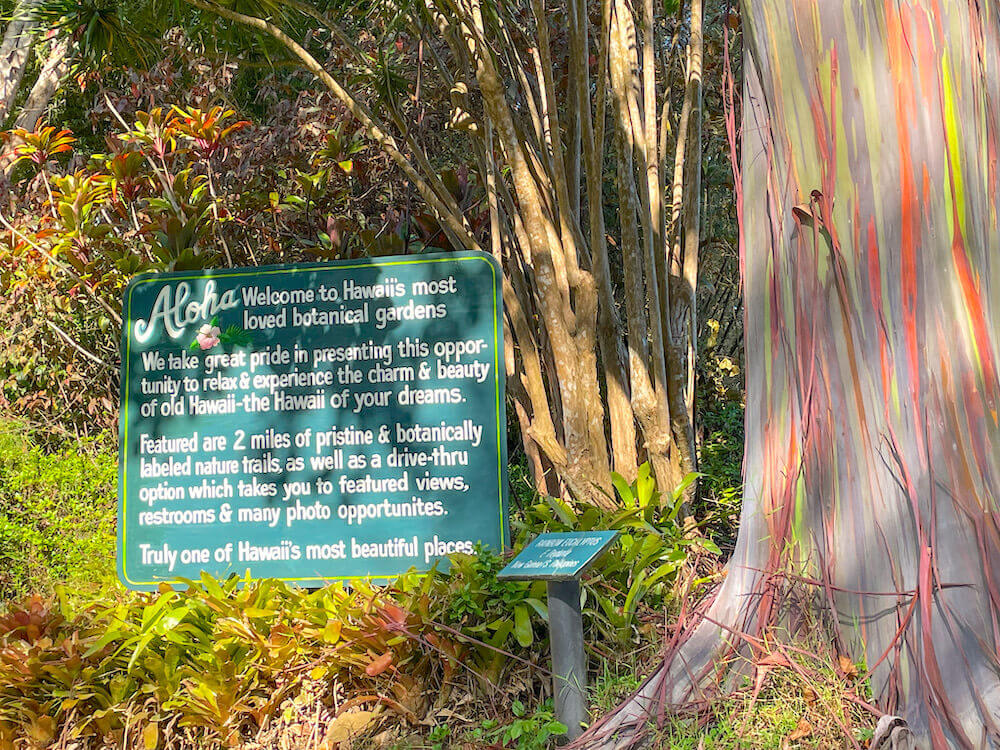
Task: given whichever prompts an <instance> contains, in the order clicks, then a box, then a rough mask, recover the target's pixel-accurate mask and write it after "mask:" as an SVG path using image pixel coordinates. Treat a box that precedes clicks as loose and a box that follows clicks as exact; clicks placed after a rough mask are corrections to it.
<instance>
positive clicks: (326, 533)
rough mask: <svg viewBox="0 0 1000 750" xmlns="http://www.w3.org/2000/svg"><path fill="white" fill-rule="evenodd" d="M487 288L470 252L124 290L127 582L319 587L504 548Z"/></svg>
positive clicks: (498, 360) (482, 258) (502, 447)
mask: <svg viewBox="0 0 1000 750" xmlns="http://www.w3.org/2000/svg"><path fill="white" fill-rule="evenodd" d="M500 280H501V274H500V270H499V268H498V267H497V264H496V262H495V261H494V259H493V258H492V257H491V256H489V255H487V254H485V253H479V252H463V253H447V254H429V255H415V256H402V257H398V256H397V257H385V258H370V259H360V260H350V261H338V262H333V263H325V264H303V265H294V266H270V267H261V268H234V269H219V270H206V271H192V272H177V273H166V274H153V275H143V276H139V277H137V278H136V279H135V280H133V282H132V283H131V284H130V285H129V287H128V289H127V290H126V292H125V300H124V315H123V317H124V318H125V322H124V329H123V332H122V377H121V383H122V385H121V418H120V438H121V439H120V444H121V447H120V460H119V506H118V574H119V578H120V579H121V580H122V582H123V583H125V584H126V585H127V586H129V587H132V588H136V589H153V588H155V587H156V586H157V585H158V584H160V583H161V582H164V581H166V582H172V583H178V582H179V579H182V578H187V579H196V578H198V577H199V575H200V574H201V573H202V572H203V571H205V572H208V573H210V574H211V575H213V576H216V577H220V578H224V577H227V576H229V575H232V574H236V575H241V576H242V575H243V574H244V573H246V572H247V571H249V574H250V576H251V577H254V578H259V577H271V578H278V579H281V580H285V581H295V582H301V583H304V584H306V585H310V586H318V585H321V584H322V583H324V582H328V581H335V580H343V579H350V578H369V579H372V578H374V579H388V578H391V577H394V576H396V575H399V574H401V573H404V572H406V571H407V570H410V569H416V570H418V571H427V570H429V569H430V568H431V567H432V566H433V565H434V563H435V562H437V561H438V560H440V558H442V557H444V556H445V555H447V554H449V553H452V552H472V551H473V549H474V545H475V544H476V543H482V544H484V545H485V546H487V547H492V548H493V549H498V550H500V549H503V548H504V547H505V546H506V544H507V539H508V533H509V532H508V528H507V521H506V517H507V507H506V504H507V497H506V493H507V456H506V420H505V417H504V368H503V357H502V352H503V342H502V334H503V323H502V301H501V296H500V284H501V281H500Z"/></svg>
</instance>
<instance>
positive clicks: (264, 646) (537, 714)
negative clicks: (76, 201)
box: [0, 422, 717, 750]
mask: <svg viewBox="0 0 1000 750" xmlns="http://www.w3.org/2000/svg"><path fill="white" fill-rule="evenodd" d="M114 480H115V460H114V451H113V444H112V443H111V441H104V442H102V441H100V440H91V441H83V442H80V443H72V444H69V445H66V446H64V447H60V448H55V449H52V448H51V447H49V449H48V450H43V449H42V447H41V446H39V445H36V444H34V443H33V441H32V438H31V433H30V432H29V431H28V430H26V429H25V428H24V427H23V426H22V425H19V424H16V423H10V422H8V423H3V424H2V426H0V512H2V515H0V519H2V526H0V570H2V571H3V577H2V578H0V581H2V587H0V601H2V600H6V602H7V603H6V605H4V604H0V613H3V614H2V615H0V750H10V749H11V748H17V750H23V749H24V748H33V747H38V748H44V747H48V746H50V744H51V743H57V744H58V743H66V742H70V741H72V742H75V743H76V745H75V746H76V747H78V748H81V750H83V749H85V748H98V747H104V746H107V745H109V744H110V746H112V747H148V748H154V747H161V748H194V747H199V748H201V747H237V746H238V747H246V748H251V747H261V748H263V747H272V746H275V745H274V743H275V742H276V741H277V739H276V738H279V737H280V738H282V741H288V742H291V743H292V744H291V745H290V746H303V747H306V746H309V747H312V746H314V745H315V746H317V747H318V746H321V745H319V744H317V743H318V742H319V741H321V740H323V739H324V738H326V739H327V740H329V742H328V745H329V746H330V747H333V746H334V745H335V742H336V741H338V740H337V739H336V738H337V737H339V736H340V735H339V734H338V733H344V732H348V731H361V732H363V733H367V734H371V733H373V732H376V733H377V732H379V731H382V732H385V731H388V729H386V727H393V728H394V729H393V730H392V731H396V732H397V733H400V732H401V730H406V731H403V732H402V734H403V735H406V734H407V732H410V733H413V732H415V733H416V736H418V737H421V738H423V739H426V740H427V742H428V743H430V744H429V745H428V746H431V745H433V744H435V743H438V744H440V743H441V742H444V741H445V739H447V741H448V743H455V742H457V743H462V742H472V743H478V744H482V743H483V742H494V743H500V745H501V746H510V747H522V748H529V747H535V746H539V747H540V746H541V745H539V744H537V743H539V742H541V743H542V744H544V739H543V740H539V739H538V738H539V737H542V735H545V734H546V733H551V732H552V731H557V730H558V727H557V726H556V724H555V723H554V720H553V719H552V716H551V708H550V707H549V708H546V703H545V701H546V699H547V698H549V697H550V692H551V689H550V680H549V679H548V675H547V671H546V670H547V667H548V643H547V628H546V626H545V619H546V615H547V612H546V604H545V594H544V583H542V582H535V583H531V584H529V583H524V582H501V581H498V580H497V578H496V573H497V572H498V571H499V569H500V568H501V567H502V566H503V564H504V560H503V559H502V558H501V557H500V556H499V555H497V554H495V553H492V552H489V551H486V550H480V551H479V554H477V555H466V556H461V555H459V556H454V557H452V558H451V559H450V565H449V566H447V567H448V569H447V570H446V571H445V570H438V571H434V572H433V573H432V574H430V575H426V576H416V575H404V576H402V577H400V578H399V579H398V580H397V581H396V582H395V583H394V585H393V586H391V587H389V588H378V587H369V586H367V585H362V584H356V585H355V586H354V587H353V588H347V587H344V586H342V585H332V586H327V587H325V588H323V589H319V590H316V591H308V590H304V589H299V588H295V587H290V586H287V585H285V584H283V583H280V582H276V581H269V580H263V581H256V582H245V581H244V582H240V581H238V580H237V579H235V578H233V579H230V580H228V581H216V580H214V579H212V578H211V577H208V576H206V577H204V578H203V579H201V580H200V581H192V582H190V586H189V587H188V588H187V589H186V590H182V591H175V590H173V589H171V588H169V587H167V586H166V585H164V586H163V587H162V589H161V591H159V592H156V593H152V594H137V593H132V592H126V591H123V590H121V589H120V588H119V587H117V585H116V584H114V582H113V581H111V580H110V577H111V576H112V575H113V574H112V571H113V561H114V528H113V527H114ZM616 485H617V488H618V492H619V494H620V495H621V499H622V500H623V506H624V507H623V509H622V510H619V511H616V512H613V513H608V512H604V511H600V510H598V509H597V508H592V507H586V506H582V507H581V506H578V507H575V508H572V507H570V506H569V505H567V504H565V503H563V502H561V501H558V500H555V499H552V498H537V497H534V498H529V500H528V502H525V503H523V504H522V506H521V508H520V509H519V510H518V511H517V513H516V514H515V518H514V520H513V524H514V536H515V545H514V546H515V549H516V548H518V547H519V546H521V545H523V544H524V543H525V542H526V541H527V540H528V539H529V538H531V537H532V536H533V535H534V534H536V533H538V532H539V531H543V530H553V531H562V530H568V529H575V530H580V529H588V528H617V529H620V530H621V532H622V534H621V536H620V541H619V543H618V546H617V548H616V552H615V553H614V554H609V555H606V556H605V557H604V559H603V560H602V561H601V562H600V563H599V564H598V565H597V566H596V567H595V569H594V570H593V571H592V572H591V573H590V574H589V575H588V576H587V578H586V579H585V581H584V587H583V595H584V602H583V604H584V619H585V630H586V637H587V642H588V644H589V646H590V648H591V649H592V651H591V655H592V657H593V659H594V663H595V665H596V664H597V663H598V662H601V663H604V664H607V663H616V662H617V661H618V660H619V657H620V655H623V654H631V653H632V652H635V651H636V650H639V649H641V648H642V647H643V644H649V643H656V642H657V641H658V637H659V633H658V630H657V627H658V625H659V624H660V623H662V620H663V612H664V611H669V610H671V609H672V608H673V607H674V605H675V594H674V591H675V586H676V582H677V581H678V577H679V574H680V572H681V571H682V570H683V569H685V566H691V565H696V564H700V565H701V567H702V568H705V569H706V570H707V569H709V568H711V567H713V566H714V565H715V564H716V561H717V558H716V556H717V550H716V549H715V547H714V545H713V544H712V543H711V542H710V541H709V540H707V539H705V538H704V537H702V536H701V535H700V533H699V532H698V530H697V529H696V528H694V527H683V526H681V524H680V521H679V519H678V510H679V508H680V498H681V492H680V490H678V491H675V492H673V493H668V494H665V495H661V493H660V492H659V491H658V490H657V488H656V486H655V482H654V481H653V480H652V478H651V477H650V476H649V472H648V469H644V471H643V472H642V473H641V475H640V477H639V479H638V480H637V481H636V482H635V483H633V484H632V485H631V486H629V485H627V484H626V483H625V482H624V481H622V480H621V479H620V478H619V479H616ZM699 561H701V562H700V563H699ZM686 580H687V585H688V586H690V585H691V576H688V577H687V578H686ZM710 580H711V576H702V577H701V581H700V582H701V583H703V584H707V583H708V582H709V581H710ZM29 593H31V594H33V596H26V594H29ZM652 655H653V654H652V652H650V657H651V658H652ZM629 668H630V669H631V670H632V672H631V674H632V675H633V677H632V679H633V681H634V679H635V674H636V670H637V669H639V666H638V664H637V663H634V662H633V663H630V666H629ZM621 687H622V686H621V685H620V684H617V683H615V682H614V681H609V680H605V681H603V682H601V681H599V692H600V693H601V695H602V696H603V698H604V699H605V700H608V699H609V698H608V696H613V699H617V698H618V697H620V696H621V693H622V690H621ZM476 717H478V718H476ZM482 717H488V718H482ZM317 722H318V723H317ZM317 726H322V727H324V729H323V732H322V733H320V734H321V736H318V737H317V736H316V733H317V731H318V730H317V729H316V727H317ZM435 731H436V732H437V736H438V737H439V739H440V742H439V740H437V739H431V733H433V732H435ZM304 733H305V734H310V736H312V740H313V741H314V745H309V744H301V745H295V744H294V743H295V742H300V743H304V742H305V739H306V738H305V735H304ZM331 738H333V739H331ZM401 741H404V742H405V740H401ZM421 741H423V740H421ZM25 743H27V744H25ZM532 743H535V744H532ZM448 746H450V744H449V745H448Z"/></svg>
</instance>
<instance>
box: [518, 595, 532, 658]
mask: <svg viewBox="0 0 1000 750" xmlns="http://www.w3.org/2000/svg"><path fill="white" fill-rule="evenodd" d="M514 637H515V638H516V639H517V642H518V643H519V644H520V645H521V646H522V647H524V648H527V647H528V646H530V645H531V643H532V641H534V639H535V634H534V631H533V630H532V628H531V614H530V613H529V612H528V608H527V607H526V606H525V605H524V604H518V605H517V606H516V607H514Z"/></svg>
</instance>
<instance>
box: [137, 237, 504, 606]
mask: <svg viewBox="0 0 1000 750" xmlns="http://www.w3.org/2000/svg"><path fill="white" fill-rule="evenodd" d="M467 260H471V261H481V262H483V263H485V264H486V265H487V266H489V268H490V274H491V277H492V280H493V386H494V392H495V399H496V434H497V476H498V477H499V478H500V480H501V481H500V483H499V486H498V487H497V495H498V497H497V502H498V503H499V506H500V508H499V512H500V549H503V548H504V546H505V543H506V539H507V518H506V515H505V513H504V486H503V485H504V483H503V465H502V464H503V445H504V443H503V441H504V440H505V439H506V435H505V434H504V430H505V429H506V425H505V424H502V421H501V417H500V411H501V409H500V407H501V403H502V398H503V394H502V393H501V392H500V391H501V388H500V331H499V326H498V321H499V319H500V315H499V309H498V306H499V300H498V298H497V289H498V286H499V285H498V284H497V265H496V260H495V259H494V258H493V257H492V256H489V255H487V254H486V253H476V254H475V255H464V254H455V255H446V256H440V255H439V256H436V257H433V258H413V259H412V260H386V261H382V260H368V261H360V262H357V263H344V264H339V263H338V264H336V265H325V264H315V265H313V264H309V265H302V266H297V267H290V268H281V267H278V268H272V269H270V270H262V269H261V270H253V271H246V272H230V271H228V269H219V270H220V271H222V273H219V274H218V275H219V276H225V277H227V278H229V277H232V278H246V277H252V276H270V275H275V274H284V273H310V272H316V271H323V270H331V271H332V270H335V269H336V270H340V269H351V268H374V267H381V266H407V265H418V264H426V263H456V262H461V261H467ZM205 275H206V274H204V273H200V274H195V275H191V276H173V275H171V276H170V281H193V280H196V279H203V278H205ZM160 281H163V278H161V277H152V278H148V279H145V278H138V279H136V280H135V281H133V282H132V284H130V285H129V288H128V298H127V300H126V303H125V306H126V317H125V325H127V326H130V327H131V325H132V293H133V292H134V291H135V290H136V289H137V288H138V287H139V286H141V285H142V284H153V283H157V282H160ZM124 337H125V342H126V343H125V377H124V378H123V383H122V389H121V392H122V404H121V408H122V410H123V412H124V414H123V418H122V419H123V435H122V445H121V448H120V450H121V456H122V459H121V465H122V468H121V474H122V476H121V503H120V507H121V515H122V518H120V519H119V523H120V525H121V549H120V550H119V552H118V554H119V555H120V560H121V566H120V569H121V576H122V578H123V579H124V580H125V581H126V582H127V583H129V584H131V585H133V586H155V585H157V584H160V583H170V582H172V581H176V580H178V579H176V578H162V579H159V580H153V581H133V580H132V579H131V578H129V577H128V571H127V570H126V564H127V562H128V556H127V555H126V554H125V550H126V549H127V537H126V535H127V534H128V524H127V523H126V519H125V514H126V513H127V503H128V448H127V446H128V425H129V419H128V404H129V399H128V393H129V376H130V375H131V365H132V332H131V330H128V329H127V330H125V332H124ZM417 572H418V574H421V575H426V573H427V572H428V571H417ZM393 578H394V576H382V575H378V576H312V577H309V576H304V577H300V578H276V579H274V580H278V581H285V582H288V583H293V582H300V581H303V582H307V581H358V580H364V581H373V580H379V581H381V580H386V581H388V580H392V579H393Z"/></svg>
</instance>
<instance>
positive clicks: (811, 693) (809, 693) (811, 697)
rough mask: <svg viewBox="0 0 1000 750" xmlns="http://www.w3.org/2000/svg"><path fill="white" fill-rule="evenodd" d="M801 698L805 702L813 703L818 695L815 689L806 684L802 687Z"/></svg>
mask: <svg viewBox="0 0 1000 750" xmlns="http://www.w3.org/2000/svg"><path fill="white" fill-rule="evenodd" d="M802 698H803V700H805V702H806V703H815V702H816V701H817V699H818V698H819V696H818V695H817V694H816V691H815V690H813V689H812V688H811V687H809V686H808V685H807V686H806V687H804V688H802Z"/></svg>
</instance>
